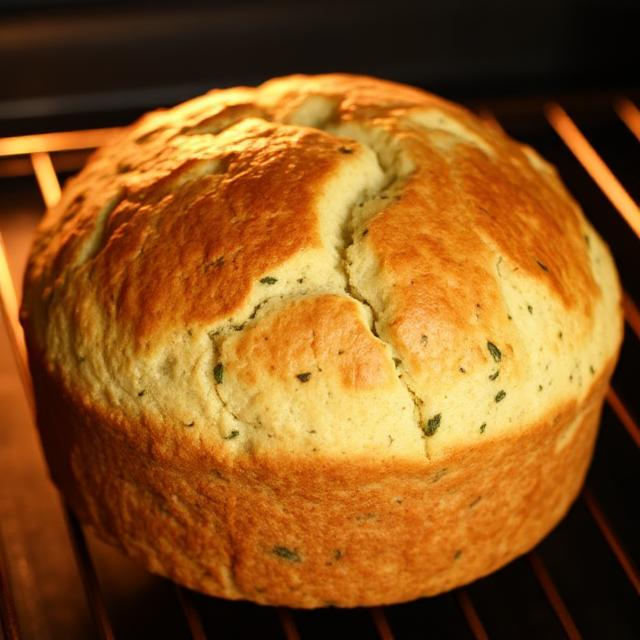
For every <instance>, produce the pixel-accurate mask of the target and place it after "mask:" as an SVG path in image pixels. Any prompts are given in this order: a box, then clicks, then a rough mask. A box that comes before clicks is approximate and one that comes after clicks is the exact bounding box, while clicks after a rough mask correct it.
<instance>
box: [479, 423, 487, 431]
mask: <svg viewBox="0 0 640 640" xmlns="http://www.w3.org/2000/svg"><path fill="white" fill-rule="evenodd" d="M486 428H487V423H486V422H483V423H482V424H481V425H480V433H484V430H485V429H486Z"/></svg>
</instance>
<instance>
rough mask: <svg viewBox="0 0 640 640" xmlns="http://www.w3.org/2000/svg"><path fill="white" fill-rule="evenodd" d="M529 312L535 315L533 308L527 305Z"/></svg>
mask: <svg viewBox="0 0 640 640" xmlns="http://www.w3.org/2000/svg"><path fill="white" fill-rule="evenodd" d="M527 311H528V312H529V313H533V307H532V306H531V305H530V304H528V305H527Z"/></svg>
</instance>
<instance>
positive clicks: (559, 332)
mask: <svg viewBox="0 0 640 640" xmlns="http://www.w3.org/2000/svg"><path fill="white" fill-rule="evenodd" d="M563 335H564V334H563V333H562V331H558V338H560V340H562V336H563Z"/></svg>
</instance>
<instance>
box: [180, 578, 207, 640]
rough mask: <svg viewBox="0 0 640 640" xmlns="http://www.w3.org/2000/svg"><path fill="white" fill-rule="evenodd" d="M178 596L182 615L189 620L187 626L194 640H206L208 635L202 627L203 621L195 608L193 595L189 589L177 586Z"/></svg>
mask: <svg viewBox="0 0 640 640" xmlns="http://www.w3.org/2000/svg"><path fill="white" fill-rule="evenodd" d="M175 590H176V594H177V596H178V602H179V603H180V606H181V607H182V613H184V617H185V618H186V619H187V625H188V626H189V631H190V632H191V637H192V638H193V640H206V638H207V634H206V633H205V631H204V627H203V626H202V620H200V614H199V613H198V610H197V609H196V608H195V606H194V604H193V601H192V599H191V593H190V591H189V590H188V589H185V588H184V587H180V586H178V585H175Z"/></svg>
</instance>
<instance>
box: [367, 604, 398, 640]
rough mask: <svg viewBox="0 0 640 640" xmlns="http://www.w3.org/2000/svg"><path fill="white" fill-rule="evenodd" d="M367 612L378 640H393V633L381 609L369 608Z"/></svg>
mask: <svg viewBox="0 0 640 640" xmlns="http://www.w3.org/2000/svg"><path fill="white" fill-rule="evenodd" d="M369 611H370V613H371V617H372V618H373V624H374V625H375V626H376V631H377V632H378V637H379V638H380V640H393V632H392V631H391V627H390V626H389V623H388V622H387V617H386V616H385V615H384V610H383V609H382V607H371V609H369Z"/></svg>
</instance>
